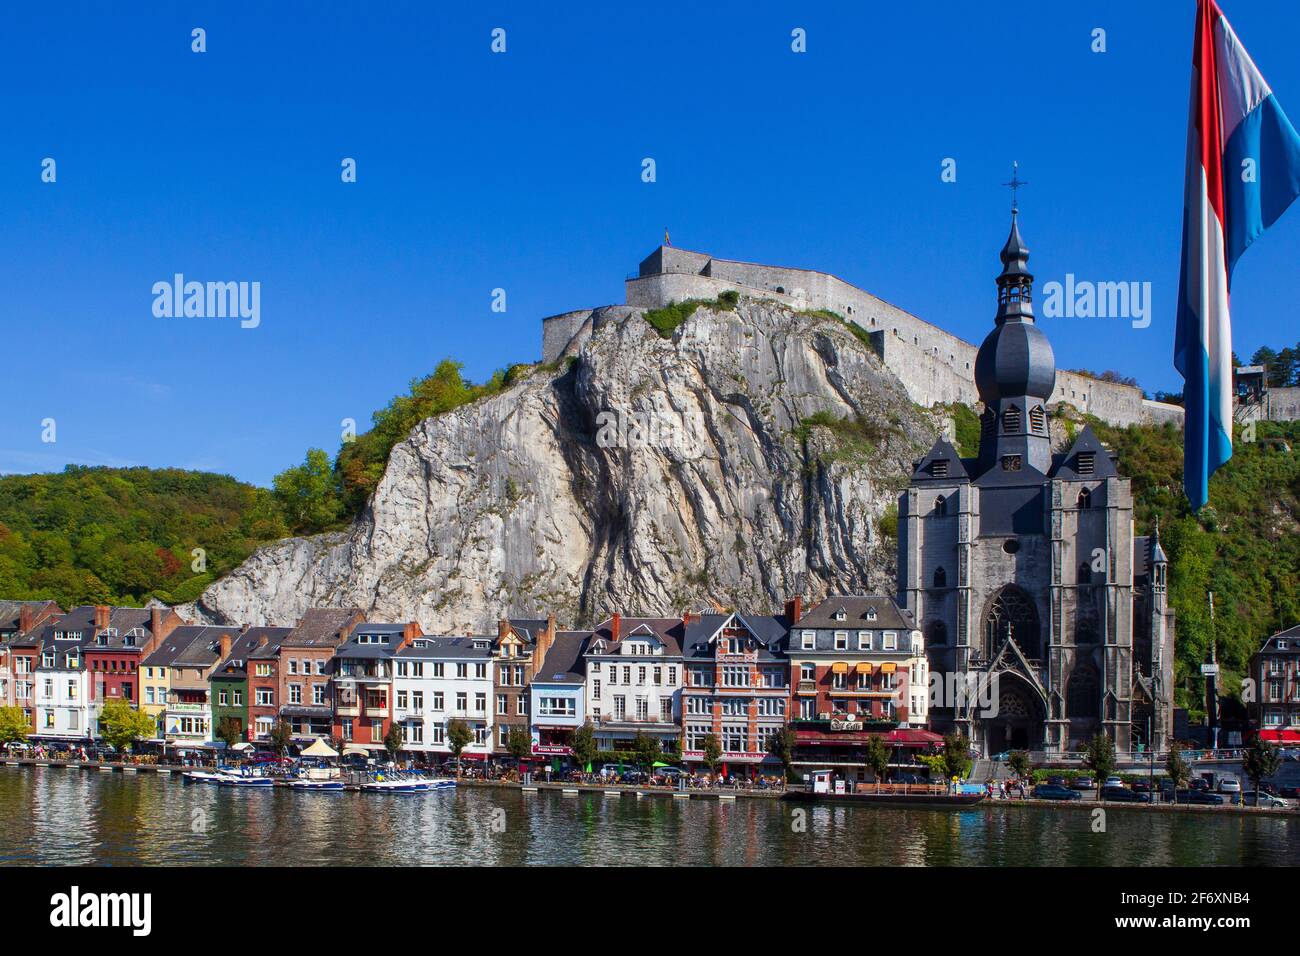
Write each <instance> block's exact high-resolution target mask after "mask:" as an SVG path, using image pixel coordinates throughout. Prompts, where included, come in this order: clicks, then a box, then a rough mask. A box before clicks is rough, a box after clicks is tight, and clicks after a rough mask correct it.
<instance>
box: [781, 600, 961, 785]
mask: <svg viewBox="0 0 1300 956" xmlns="http://www.w3.org/2000/svg"><path fill="white" fill-rule="evenodd" d="M786 655H787V657H788V658H789V662H790V681H791V685H792V693H791V699H792V706H793V708H794V712H793V713H792V714H791V725H792V726H793V727H794V729H795V741H796V744H795V758H796V759H795V761H794V763H795V765H796V766H797V767H798V768H800V769H801V770H807V769H825V768H829V769H834V770H836V771H837V772H838V773H841V774H842V775H843V776H844V778H845V779H846V780H847V781H851V782H860V781H865V780H868V779H870V774H869V772H868V770H867V767H866V763H865V761H864V756H863V754H864V751H863V748H864V747H865V746H866V744H867V740H868V738H869V737H871V736H880V737H882V738H883V739H884V740H885V742H886V744H887V745H888V746H889V747H890V748H891V750H905V749H907V748H918V749H925V748H929V747H931V746H933V744H934V743H935V741H937V740H938V739H939V738H938V737H937V736H936V735H934V734H931V733H928V732H927V731H924V730H920V729H917V728H922V727H924V726H925V723H926V720H927V714H928V703H929V671H928V665H927V664H926V656H925V644H924V641H923V640H922V636H921V632H920V630H918V629H917V627H916V625H915V623H914V622H913V621H912V619H911V617H910V616H909V615H908V613H907V612H906V611H904V610H902V609H901V608H899V606H898V605H897V604H896V603H895V602H894V601H893V600H892V599H891V598H888V597H881V596H875V595H831V596H829V597H827V598H826V599H825V600H824V601H822V602H821V603H820V604H818V605H817V606H816V607H815V608H813V609H811V610H810V611H808V612H807V613H805V614H803V615H802V616H801V617H800V618H799V620H798V621H797V622H795V623H793V624H792V625H791V629H790V635H789V638H788V639H787V642H786Z"/></svg>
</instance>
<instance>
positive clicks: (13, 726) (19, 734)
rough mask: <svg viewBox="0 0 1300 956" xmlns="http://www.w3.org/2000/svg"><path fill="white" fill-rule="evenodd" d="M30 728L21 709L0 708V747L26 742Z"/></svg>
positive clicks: (29, 722)
mask: <svg viewBox="0 0 1300 956" xmlns="http://www.w3.org/2000/svg"><path fill="white" fill-rule="evenodd" d="M31 726H32V725H31V721H29V720H28V719H27V714H26V712H24V710H23V709H22V708H21V707H0V746H3V745H4V744H12V743H17V742H19V741H20V740H26V739H27V732H28V731H29V730H31Z"/></svg>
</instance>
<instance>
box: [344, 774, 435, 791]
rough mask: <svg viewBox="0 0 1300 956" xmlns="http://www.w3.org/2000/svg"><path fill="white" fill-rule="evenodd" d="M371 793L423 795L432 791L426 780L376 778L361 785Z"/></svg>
mask: <svg viewBox="0 0 1300 956" xmlns="http://www.w3.org/2000/svg"><path fill="white" fill-rule="evenodd" d="M361 789H362V790H367V791H369V792H371V793H425V792H427V791H429V790H431V789H433V788H432V787H431V786H430V784H429V781H428V780H424V779H418V778H406V777H376V778H375V779H374V780H367V781H366V782H365V783H363V784H362V785H361Z"/></svg>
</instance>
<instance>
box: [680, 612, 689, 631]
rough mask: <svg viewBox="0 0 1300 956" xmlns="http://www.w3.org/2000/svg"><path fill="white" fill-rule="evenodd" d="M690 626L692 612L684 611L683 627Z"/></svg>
mask: <svg viewBox="0 0 1300 956" xmlns="http://www.w3.org/2000/svg"><path fill="white" fill-rule="evenodd" d="M690 626H691V612H690V611H682V627H683V628H687V627H690Z"/></svg>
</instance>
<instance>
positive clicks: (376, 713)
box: [339, 704, 388, 717]
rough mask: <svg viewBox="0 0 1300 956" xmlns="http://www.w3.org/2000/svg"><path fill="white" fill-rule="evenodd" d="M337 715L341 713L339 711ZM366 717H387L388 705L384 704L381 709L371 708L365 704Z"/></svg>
mask: <svg viewBox="0 0 1300 956" xmlns="http://www.w3.org/2000/svg"><path fill="white" fill-rule="evenodd" d="M339 713H340V714H341V713H343V711H342V710H340V711H339ZM366 716H367V717H387V716H388V705H387V704H385V705H384V706H382V707H372V706H370V705H369V704H367V705H366Z"/></svg>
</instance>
